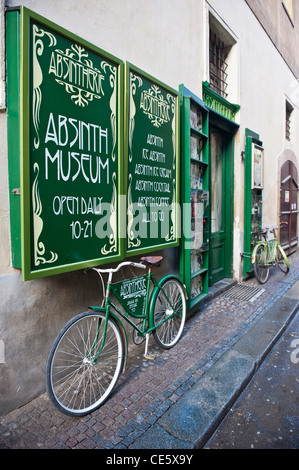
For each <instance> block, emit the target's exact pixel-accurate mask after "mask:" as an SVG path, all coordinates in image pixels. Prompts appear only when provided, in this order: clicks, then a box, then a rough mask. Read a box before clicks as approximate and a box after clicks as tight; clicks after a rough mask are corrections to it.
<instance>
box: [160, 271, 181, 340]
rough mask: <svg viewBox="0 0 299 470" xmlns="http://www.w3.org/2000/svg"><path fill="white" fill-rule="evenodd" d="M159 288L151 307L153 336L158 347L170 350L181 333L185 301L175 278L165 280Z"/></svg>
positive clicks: (179, 284)
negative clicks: (154, 327) (153, 326)
mask: <svg viewBox="0 0 299 470" xmlns="http://www.w3.org/2000/svg"><path fill="white" fill-rule="evenodd" d="M160 287H161V288H160V290H159V291H158V294H157V296H156V298H155V301H154V307H153V315H154V317H153V323H154V325H155V326H156V329H155V330H154V333H153V334H154V338H155V341H156V343H157V344H158V345H159V346H161V347H162V348H164V349H170V348H172V347H173V346H174V345H175V344H176V343H177V342H178V341H179V339H180V337H181V335H182V333H183V329H184V325H185V321H186V299H185V293H184V289H183V287H182V284H181V283H180V282H179V281H178V280H177V279H175V278H173V279H172V278H171V279H166V280H165V281H164V282H163V283H162V284H161V285H160ZM161 322H163V323H161ZM159 323H161V324H160V325H159Z"/></svg>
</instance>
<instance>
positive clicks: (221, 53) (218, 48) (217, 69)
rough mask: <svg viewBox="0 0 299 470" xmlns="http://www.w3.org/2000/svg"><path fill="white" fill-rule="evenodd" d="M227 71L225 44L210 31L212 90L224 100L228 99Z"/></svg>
mask: <svg viewBox="0 0 299 470" xmlns="http://www.w3.org/2000/svg"><path fill="white" fill-rule="evenodd" d="M226 70H227V63H226V62H225V46H224V42H223V41H221V40H220V39H219V38H218V37H217V35H216V33H213V31H212V30H210V88H211V89H212V90H214V91H216V92H217V93H219V95H221V96H223V98H226V97H227V93H226V89H227V82H226V80H227V73H226Z"/></svg>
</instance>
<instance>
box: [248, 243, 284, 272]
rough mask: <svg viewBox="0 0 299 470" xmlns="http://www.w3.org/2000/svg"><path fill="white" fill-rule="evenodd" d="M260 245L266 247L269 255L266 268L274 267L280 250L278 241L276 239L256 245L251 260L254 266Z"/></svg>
mask: <svg viewBox="0 0 299 470" xmlns="http://www.w3.org/2000/svg"><path fill="white" fill-rule="evenodd" d="M260 245H263V246H264V247H265V250H266V253H267V256H266V263H265V266H273V265H274V264H276V254H277V248H278V241H277V240H276V239H272V240H266V241H260V242H257V243H256V244H255V247H254V250H253V253H252V258H251V262H252V264H254V263H255V258H256V252H257V249H258V247H259V246H260ZM271 245H272V246H271Z"/></svg>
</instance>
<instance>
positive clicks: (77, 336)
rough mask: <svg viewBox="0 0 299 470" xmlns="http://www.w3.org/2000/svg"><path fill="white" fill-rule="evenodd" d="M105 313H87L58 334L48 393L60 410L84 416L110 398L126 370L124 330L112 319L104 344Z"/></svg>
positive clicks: (50, 361) (51, 355)
mask: <svg viewBox="0 0 299 470" xmlns="http://www.w3.org/2000/svg"><path fill="white" fill-rule="evenodd" d="M104 325H105V313H102V312H84V313H81V314H79V315H77V316H76V317H74V318H73V319H72V320H70V321H69V322H68V323H67V324H66V325H65V326H64V328H63V329H62V330H61V331H60V333H59V334H58V335H57V337H56V339H55V341H54V343H53V345H52V348H51V350H50V353H49V356H48V360H47V367H46V385H47V391H48V395H49V397H50V399H51V400H52V402H53V403H54V404H55V405H56V406H57V408H59V410H60V411H63V412H64V413H66V414H68V415H71V416H84V415H86V414H88V413H91V412H92V411H94V410H95V409H97V408H98V407H99V406H100V405H102V404H103V403H104V401H105V400H106V399H107V398H108V397H109V395H110V394H111V393H112V390H113V389H114V387H115V385H116V382H117V380H118V377H119V375H120V373H121V371H122V367H123V361H124V344H123V338H122V335H121V332H120V329H119V327H118V325H117V323H116V322H115V321H114V320H113V318H111V317H109V319H108V324H107V332H106V340H105V344H104V347H103V349H102V351H101V352H100V354H99V356H98V357H97V358H96V356H97V353H98V348H99V347H100V345H101V344H102V338H103V331H104Z"/></svg>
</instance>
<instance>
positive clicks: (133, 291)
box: [111, 275, 147, 317]
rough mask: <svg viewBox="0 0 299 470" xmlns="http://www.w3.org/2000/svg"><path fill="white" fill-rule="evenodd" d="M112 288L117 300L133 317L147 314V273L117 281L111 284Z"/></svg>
mask: <svg viewBox="0 0 299 470" xmlns="http://www.w3.org/2000/svg"><path fill="white" fill-rule="evenodd" d="M111 288H112V292H113V293H114V295H115V297H116V298H117V300H118V301H119V302H120V303H121V305H122V306H123V307H124V308H125V309H126V311H129V312H131V315H132V316H133V317H142V316H144V315H145V314H146V307H147V275H144V276H139V277H133V278H131V279H125V280H124V281H120V282H115V283H113V284H111Z"/></svg>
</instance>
